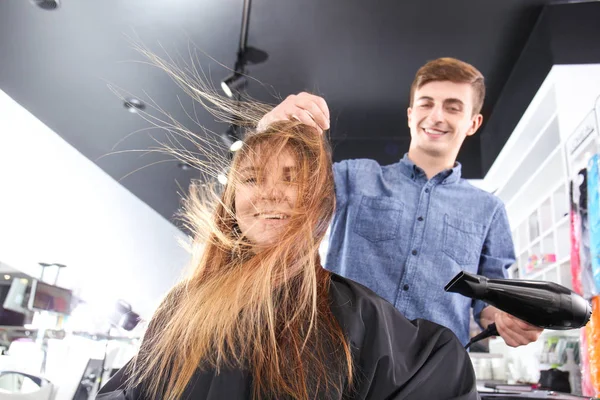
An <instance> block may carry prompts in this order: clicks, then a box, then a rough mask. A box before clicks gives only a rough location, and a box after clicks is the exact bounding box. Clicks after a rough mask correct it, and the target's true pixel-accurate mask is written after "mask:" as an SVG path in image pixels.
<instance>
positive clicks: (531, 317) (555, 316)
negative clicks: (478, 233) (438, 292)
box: [444, 271, 592, 348]
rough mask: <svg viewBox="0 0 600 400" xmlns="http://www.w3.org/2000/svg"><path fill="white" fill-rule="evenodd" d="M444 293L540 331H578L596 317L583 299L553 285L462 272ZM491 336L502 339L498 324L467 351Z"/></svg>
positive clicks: (551, 283)
mask: <svg viewBox="0 0 600 400" xmlns="http://www.w3.org/2000/svg"><path fill="white" fill-rule="evenodd" d="M444 290H445V291H446V292H453V293H460V294H462V295H463V296H466V297H470V298H472V299H477V300H482V301H484V302H486V303H487V304H490V305H492V306H495V307H497V308H499V309H500V310H502V311H505V312H507V313H509V314H511V315H514V316H515V317H517V318H519V319H522V320H523V321H525V322H528V323H530V324H531V325H535V326H539V327H540V328H546V329H557V330H566V329H577V328H581V327H582V326H585V325H586V324H587V323H588V321H589V320H590V316H591V315H592V307H591V306H590V303H588V302H587V301H586V300H585V299H584V298H583V297H581V296H580V295H578V294H577V293H575V292H573V291H571V290H569V289H567V288H566V287H564V286H561V285H559V284H556V283H553V282H543V281H529V280H520V279H488V278H486V277H485V276H481V275H474V274H469V273H467V272H464V271H462V272H460V273H459V274H458V275H456V276H455V277H454V278H452V280H451V281H450V282H449V283H448V284H447V285H446V287H445V288H444ZM489 336H498V331H497V330H496V325H495V324H490V325H489V326H488V327H487V329H485V330H484V331H483V332H481V333H480V334H479V335H477V336H475V337H474V338H472V339H471V341H470V342H469V344H467V346H466V347H467V348H468V347H469V346H470V345H471V344H473V343H475V342H477V341H479V340H482V339H485V338H486V337H489Z"/></svg>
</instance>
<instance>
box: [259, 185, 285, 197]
mask: <svg viewBox="0 0 600 400" xmlns="http://www.w3.org/2000/svg"><path fill="white" fill-rule="evenodd" d="M261 195H262V197H263V198H265V199H269V200H281V199H282V198H283V197H284V193H283V188H282V185H281V183H277V182H270V183H267V184H266V185H264V186H263V188H262V193H261Z"/></svg>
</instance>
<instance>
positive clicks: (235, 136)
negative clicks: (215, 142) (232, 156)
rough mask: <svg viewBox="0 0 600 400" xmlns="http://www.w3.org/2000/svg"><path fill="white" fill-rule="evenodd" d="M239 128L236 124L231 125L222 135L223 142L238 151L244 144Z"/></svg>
mask: <svg viewBox="0 0 600 400" xmlns="http://www.w3.org/2000/svg"><path fill="white" fill-rule="evenodd" d="M238 130H239V128H238V127H237V126H236V125H230V126H229V128H227V131H225V133H223V134H222V135H221V139H223V143H225V146H227V147H228V148H229V151H238V150H239V149H241V148H242V146H244V142H243V141H242V139H240V135H239V133H238Z"/></svg>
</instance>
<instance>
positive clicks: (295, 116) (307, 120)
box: [287, 108, 322, 132]
mask: <svg viewBox="0 0 600 400" xmlns="http://www.w3.org/2000/svg"><path fill="white" fill-rule="evenodd" d="M287 116H288V118H289V119H291V120H296V121H300V122H302V123H303V124H305V125H309V126H312V127H313V128H316V129H317V130H318V131H319V132H321V131H322V128H321V127H320V126H319V125H318V124H317V123H316V122H315V120H314V119H313V117H312V115H311V114H310V113H309V112H308V111H306V110H303V109H301V108H296V109H295V110H293V111H290V112H288V114H287Z"/></svg>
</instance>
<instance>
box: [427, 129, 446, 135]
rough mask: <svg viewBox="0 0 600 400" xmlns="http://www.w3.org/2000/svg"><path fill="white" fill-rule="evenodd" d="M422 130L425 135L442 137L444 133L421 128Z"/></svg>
mask: <svg viewBox="0 0 600 400" xmlns="http://www.w3.org/2000/svg"><path fill="white" fill-rule="evenodd" d="M423 130H424V131H425V133H427V134H429V135H444V134H445V133H446V132H442V131H434V130H431V129H425V128H423Z"/></svg>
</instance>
